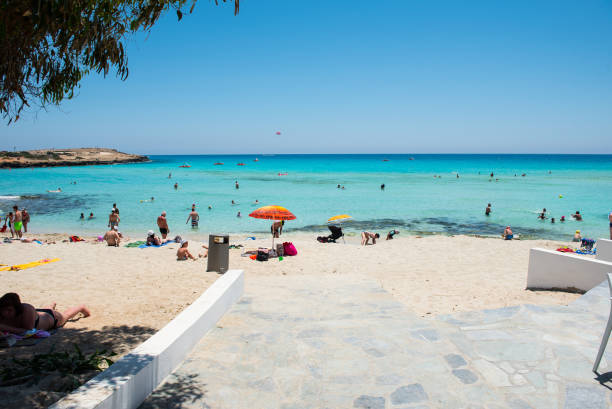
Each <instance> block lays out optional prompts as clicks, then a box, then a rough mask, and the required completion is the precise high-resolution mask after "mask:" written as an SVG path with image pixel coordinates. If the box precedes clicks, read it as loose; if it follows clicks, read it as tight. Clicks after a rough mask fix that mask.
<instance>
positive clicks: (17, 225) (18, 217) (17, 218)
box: [13, 206, 23, 239]
mask: <svg viewBox="0 0 612 409" xmlns="http://www.w3.org/2000/svg"><path fill="white" fill-rule="evenodd" d="M22 227H23V214H22V213H21V212H20V211H19V208H18V207H17V206H13V230H15V234H16V235H17V238H18V239H20V238H21V236H22V234H23V233H22V232H21V228H22Z"/></svg>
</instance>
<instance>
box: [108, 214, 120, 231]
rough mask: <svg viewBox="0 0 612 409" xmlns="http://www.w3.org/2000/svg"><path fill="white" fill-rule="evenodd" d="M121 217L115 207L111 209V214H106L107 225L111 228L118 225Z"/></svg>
mask: <svg viewBox="0 0 612 409" xmlns="http://www.w3.org/2000/svg"><path fill="white" fill-rule="evenodd" d="M120 221H121V219H120V218H119V215H118V214H117V213H116V212H115V209H113V210H111V214H109V215H108V227H110V228H111V229H112V228H113V227H115V226H119V222H120Z"/></svg>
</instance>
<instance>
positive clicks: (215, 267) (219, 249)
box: [206, 234, 229, 274]
mask: <svg viewBox="0 0 612 409" xmlns="http://www.w3.org/2000/svg"><path fill="white" fill-rule="evenodd" d="M228 264H229V235H227V234H210V235H209V236H208V266H207V267H206V271H218V272H219V273H222V274H223V273H225V272H226V271H227V269H228Z"/></svg>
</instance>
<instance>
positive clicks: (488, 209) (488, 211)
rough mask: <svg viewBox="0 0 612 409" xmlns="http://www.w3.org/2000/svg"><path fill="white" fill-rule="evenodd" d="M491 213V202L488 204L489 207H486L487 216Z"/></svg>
mask: <svg viewBox="0 0 612 409" xmlns="http://www.w3.org/2000/svg"><path fill="white" fill-rule="evenodd" d="M490 214H491V203H489V204H487V208H486V209H485V216H489V215H490Z"/></svg>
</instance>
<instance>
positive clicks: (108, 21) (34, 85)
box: [0, 0, 239, 124]
mask: <svg viewBox="0 0 612 409" xmlns="http://www.w3.org/2000/svg"><path fill="white" fill-rule="evenodd" d="M196 1H197V0H3V1H0V114H1V115H2V116H3V118H5V119H7V120H8V123H9V124H10V123H11V122H12V121H16V120H18V119H19V114H20V113H21V112H22V110H23V109H24V108H25V107H29V106H31V105H38V106H39V107H45V106H48V105H59V103H60V102H61V101H62V100H63V99H65V98H72V97H73V95H74V90H75V88H77V87H78V85H79V82H80V81H81V79H83V78H84V76H85V75H87V74H88V73H89V72H91V71H95V72H97V73H103V74H104V75H105V76H106V75H107V74H108V73H109V71H110V70H111V69H114V70H116V74H117V76H118V77H120V78H121V79H123V80H125V79H126V78H127V76H128V73H129V71H128V64H127V63H128V58H127V54H126V52H125V48H124V47H125V46H124V44H125V41H126V37H127V36H129V35H130V34H134V33H136V32H138V31H148V30H150V29H151V28H152V27H153V25H154V24H155V23H156V22H157V21H158V20H159V18H160V17H161V16H162V15H163V14H164V13H165V12H169V11H172V10H174V11H175V12H176V15H177V17H178V19H179V20H180V19H181V18H182V17H183V11H182V9H183V7H187V6H190V8H189V12H192V11H193V8H194V6H195V3H196ZM226 1H229V2H233V3H234V14H237V13H238V4H239V0H223V2H226ZM188 3H189V4H188ZM215 3H216V4H219V0H215Z"/></svg>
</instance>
